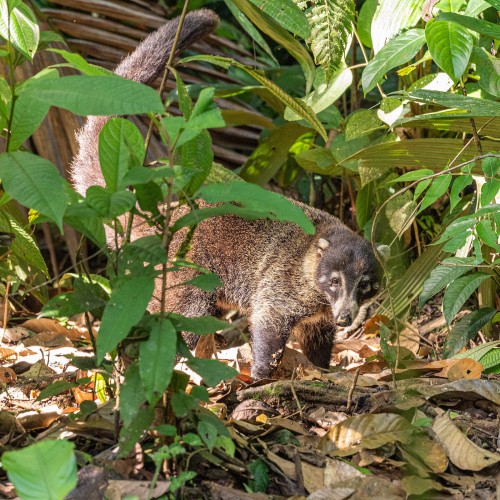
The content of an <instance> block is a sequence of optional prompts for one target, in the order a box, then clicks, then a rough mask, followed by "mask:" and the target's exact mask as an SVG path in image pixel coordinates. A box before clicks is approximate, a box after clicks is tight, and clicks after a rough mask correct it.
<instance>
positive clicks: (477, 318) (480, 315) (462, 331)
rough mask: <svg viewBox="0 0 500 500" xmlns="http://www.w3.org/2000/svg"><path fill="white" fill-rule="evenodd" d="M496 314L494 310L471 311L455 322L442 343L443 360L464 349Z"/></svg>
mask: <svg viewBox="0 0 500 500" xmlns="http://www.w3.org/2000/svg"><path fill="white" fill-rule="evenodd" d="M496 312H497V311H496V309H493V308H491V307H485V308H483V309H478V310H476V311H472V312H471V313H469V314H467V315H466V316H464V317H463V318H461V319H460V320H459V321H457V323H456V325H455V326H454V327H453V329H452V330H451V332H450V333H449V334H448V336H447V337H446V340H445V342H444V346H443V354H444V356H445V358H451V357H453V356H455V354H457V353H458V352H459V351H460V350H461V349H462V348H463V347H465V346H466V345H467V342H469V340H471V339H473V338H474V337H475V336H476V334H477V332H478V331H479V330H480V329H481V328H482V327H483V326H484V325H485V324H486V323H488V321H491V320H492V319H493V316H495V314H496Z"/></svg>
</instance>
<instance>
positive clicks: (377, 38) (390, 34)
mask: <svg viewBox="0 0 500 500" xmlns="http://www.w3.org/2000/svg"><path fill="white" fill-rule="evenodd" d="M377 3H378V5H377V9H376V11H375V14H374V16H373V19H372V23H371V38H372V43H373V49H374V51H375V54H376V53H377V52H379V51H380V50H381V48H382V47H383V46H384V45H385V44H386V43H387V41H388V40H392V39H393V38H394V37H395V36H397V35H399V33H401V32H402V31H404V30H405V29H407V28H413V27H414V26H415V25H416V24H417V23H418V22H419V21H420V19H421V17H422V10H423V7H424V4H425V0H413V1H411V2H409V1H408V0H378V2H377Z"/></svg>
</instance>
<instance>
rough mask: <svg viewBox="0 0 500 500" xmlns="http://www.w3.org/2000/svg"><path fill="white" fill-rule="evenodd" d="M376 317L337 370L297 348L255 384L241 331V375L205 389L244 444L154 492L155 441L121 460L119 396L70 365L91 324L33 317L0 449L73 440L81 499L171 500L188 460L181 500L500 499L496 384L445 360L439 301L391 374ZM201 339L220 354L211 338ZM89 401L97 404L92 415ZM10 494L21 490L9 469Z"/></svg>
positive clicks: (8, 398) (8, 378)
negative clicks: (111, 395) (313, 360)
mask: <svg viewBox="0 0 500 500" xmlns="http://www.w3.org/2000/svg"><path fill="white" fill-rule="evenodd" d="M379 320H380V318H377V317H376V318H374V319H371V320H369V321H368V322H366V323H365V325H364V327H363V328H361V329H360V330H358V331H357V332H353V333H352V334H350V335H349V338H346V339H344V340H341V341H338V342H337V343H336V344H335V348H334V351H333V353H332V364H331V365H332V366H331V369H330V370H329V371H322V370H320V369H318V368H316V367H314V366H312V365H311V364H310V363H309V362H308V360H307V359H306V358H305V357H304V356H303V355H302V354H301V353H300V352H299V351H298V350H297V349H296V345H295V344H294V343H293V342H291V343H289V346H288V347H287V350H286V352H285V355H284V358H283V361H282V363H281V365H280V367H279V370H278V372H277V373H276V378H275V379H273V380H264V381H259V382H258V383H254V382H253V381H252V379H251V377H250V376H249V368H250V366H251V351H250V346H249V344H247V343H245V344H243V345H236V344H238V342H236V341H235V338H236V339H238V338H241V335H240V332H238V331H237V330H235V331H234V332H231V334H230V335H229V336H228V337H226V339H225V342H226V346H225V347H226V348H225V349H223V350H220V351H219V352H218V353H217V357H218V359H220V360H222V361H224V362H226V363H228V364H230V365H231V366H234V367H235V368H237V370H238V371H239V372H240V376H239V377H237V378H235V379H232V380H229V381H226V382H224V383H221V384H220V385H219V386H217V387H215V388H211V389H209V394H210V402H209V403H207V405H206V406H207V408H208V409H210V410H211V411H213V412H215V413H216V414H217V415H219V416H220V418H221V420H222V421H223V422H224V425H225V426H226V428H227V429H228V430H229V434H230V436H231V438H232V440H233V442H234V443H235V445H236V449H235V451H234V453H233V452H231V451H229V450H225V451H224V450H223V449H221V448H217V447H216V448H214V449H213V450H212V452H209V451H208V449H207V448H206V447H198V448H197V450H198V451H197V452H195V453H191V454H190V455H189V460H188V462H186V461H182V460H179V461H174V462H172V461H170V462H165V464H164V466H165V467H164V470H163V472H162V473H161V474H160V476H159V479H158V481H157V482H156V485H155V487H154V489H153V490H152V492H150V484H151V480H152V478H153V475H154V465H153V463H152V461H151V459H150V458H149V457H148V453H149V452H150V451H151V450H154V448H155V446H157V444H156V443H157V442H155V436H153V435H145V436H144V437H143V440H142V441H141V442H140V443H138V444H137V445H136V447H135V449H134V451H133V452H132V453H131V454H129V456H127V457H119V456H118V455H117V445H116V443H117V437H116V436H117V428H116V422H117V419H116V412H115V401H114V400H107V399H106V394H105V391H103V390H102V388H101V389H100V388H99V387H98V384H96V383H89V384H87V385H80V386H77V387H74V386H75V385H76V384H74V382H75V381H76V380H78V379H81V378H82V377H89V376H90V377H91V376H92V373H86V372H82V371H81V370H80V371H79V370H76V368H74V367H73V366H72V365H71V357H72V356H74V355H79V356H91V354H92V350H91V347H90V339H89V335H88V332H87V330H86V329H85V328H84V327H83V325H82V324H81V321H78V319H77V320H75V321H72V322H69V323H68V324H66V325H65V326H63V325H61V324H59V323H57V322H56V321H54V320H51V319H46V318H42V319H40V318H39V319H32V320H29V321H26V322H24V323H23V324H19V326H16V327H13V328H9V329H7V330H5V331H4V332H3V338H2V339H0V340H1V342H0V449H3V450H6V449H17V448H21V447H23V446H26V445H27V444H29V443H32V442H37V441H40V440H42V439H45V438H49V439H56V438H64V439H68V440H71V441H73V442H74V443H75V445H76V450H77V452H78V453H77V456H78V461H79V466H80V470H79V482H78V487H77V489H76V490H74V491H73V493H72V494H70V496H69V497H68V498H73V499H82V498H85V499H94V498H95V499H97V498H122V497H124V496H134V495H135V496H137V498H141V499H142V498H149V497H148V495H149V494H151V496H150V498H160V497H163V498H164V497H165V495H167V496H168V494H169V489H170V486H171V484H172V481H171V479H172V478H173V477H175V475H176V474H178V473H179V471H181V470H182V468H183V467H185V466H186V464H187V463H188V465H189V469H190V470H193V471H195V472H196V477H195V478H194V479H193V480H192V481H188V482H187V483H186V484H185V485H184V487H183V488H182V489H180V490H178V491H177V497H179V498H214V499H221V500H236V499H246V498H257V499H259V498H262V499H264V498H269V496H270V495H272V498H291V497H293V498H296V499H300V498H309V499H315V500H319V499H325V500H326V499H329V500H330V499H348V498H351V499H363V498H384V499H385V500H389V499H393V498H394V499H396V498H407V497H411V498H425V499H430V498H450V497H451V498H476V499H493V498H500V497H499V496H498V495H499V492H500V467H499V465H500V455H499V454H498V452H499V449H500V425H499V422H500V377H499V376H498V375H488V376H485V375H484V374H483V373H482V366H481V365H480V364H479V363H477V362H476V361H474V360H472V359H470V358H466V357H464V358H463V359H448V360H443V359H441V357H440V355H439V353H440V352H441V349H442V343H443V340H444V338H445V336H446V332H447V330H446V325H445V323H444V320H443V318H442V316H441V313H440V309H439V307H438V305H436V304H435V305H431V306H426V308H424V309H423V310H422V311H420V315H419V317H418V318H416V319H414V320H413V322H412V323H411V324H408V325H406V327H405V328H404V329H403V330H402V332H401V334H400V348H401V349H400V357H399V368H398V369H397V370H396V371H393V370H391V368H390V366H389V364H388V363H387V362H386V361H385V359H384V356H383V355H382V351H381V347H380V340H379V337H378V335H377V334H378V330H379V328H378V321H379ZM237 324H238V323H237ZM204 339H205V343H204V346H203V348H204V351H205V354H206V353H207V351H208V352H209V353H211V350H213V346H214V345H215V341H214V340H213V337H208V338H207V337H204ZM233 345H234V346H233ZM469 347H473V346H472V345H470V346H469ZM200 348H201V346H200ZM198 354H200V353H198ZM179 368H180V369H184V370H185V369H186V368H185V367H183V366H180V367H179ZM191 376H192V381H193V383H199V382H200V381H199V380H197V379H196V375H195V374H192V373H191ZM95 380H96V379H94V381H95ZM61 381H63V383H73V384H70V385H72V387H70V388H68V389H67V390H64V391H63V392H62V393H58V394H55V392H60V390H61V388H64V386H59V391H55V390H54V391H52V390H51V389H50V387H54V386H51V384H53V383H54V382H58V383H59V384H60V383H61ZM56 387H57V386H56ZM47 388H48V389H47ZM42 391H43V392H42ZM53 393H54V394H53ZM40 395H41V397H40ZM86 401H95V402H96V403H97V405H98V406H97V410H96V411H94V412H92V413H91V414H87V415H85V414H84V413H85V412H83V411H82V409H81V408H83V406H82V407H81V405H82V403H83V402H86ZM82 413H83V415H82ZM264 492H265V493H264ZM2 496H3V497H5V498H15V496H16V493H15V490H14V487H13V486H12V484H11V483H9V482H8V480H7V477H6V475H5V473H4V472H2V471H1V470H0V497H2Z"/></svg>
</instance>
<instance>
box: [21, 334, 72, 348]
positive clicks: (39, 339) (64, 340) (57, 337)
mask: <svg viewBox="0 0 500 500" xmlns="http://www.w3.org/2000/svg"><path fill="white" fill-rule="evenodd" d="M24 345H25V347H31V346H34V345H39V346H43V347H72V346H73V343H72V342H71V340H69V339H68V337H66V335H65V334H64V333H61V332H49V331H45V332H41V333H38V334H36V335H35V336H34V337H31V338H29V339H26V340H25V341H24Z"/></svg>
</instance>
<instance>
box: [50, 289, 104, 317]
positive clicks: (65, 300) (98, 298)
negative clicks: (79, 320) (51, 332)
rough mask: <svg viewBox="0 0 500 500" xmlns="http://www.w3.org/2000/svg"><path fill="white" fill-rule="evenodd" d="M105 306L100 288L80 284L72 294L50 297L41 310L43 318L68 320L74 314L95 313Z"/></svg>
mask: <svg viewBox="0 0 500 500" xmlns="http://www.w3.org/2000/svg"><path fill="white" fill-rule="evenodd" d="M105 305H106V299H105V297H104V293H103V292H102V288H101V287H100V286H99V285H97V284H95V283H81V284H80V285H79V286H78V288H77V289H75V291H74V292H67V293H61V294H60V295H56V296H55V297H52V298H51V299H50V300H49V301H48V302H47V303H46V304H45V305H44V306H43V308H42V310H41V312H40V314H41V316H45V317H56V318H61V317H65V318H69V317H70V316H73V315H74V314H79V313H82V312H87V311H95V310H96V309H100V308H102V307H104V306H105Z"/></svg>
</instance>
